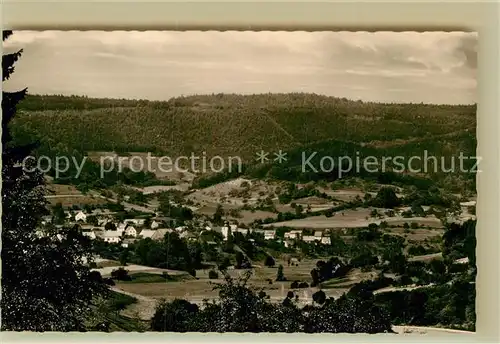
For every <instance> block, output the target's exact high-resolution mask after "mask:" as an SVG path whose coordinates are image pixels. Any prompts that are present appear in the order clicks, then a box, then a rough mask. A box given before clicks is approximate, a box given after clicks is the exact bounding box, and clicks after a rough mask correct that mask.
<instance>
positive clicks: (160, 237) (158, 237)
mask: <svg viewBox="0 0 500 344" xmlns="http://www.w3.org/2000/svg"><path fill="white" fill-rule="evenodd" d="M172 232H173V230H172V229H170V228H158V229H157V230H155V233H154V234H153V236H152V237H151V239H153V240H163V238H164V237H165V234H167V233H172Z"/></svg>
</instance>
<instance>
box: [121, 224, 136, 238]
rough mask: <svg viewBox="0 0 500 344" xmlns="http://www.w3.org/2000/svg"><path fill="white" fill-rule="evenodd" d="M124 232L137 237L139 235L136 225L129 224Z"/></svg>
mask: <svg viewBox="0 0 500 344" xmlns="http://www.w3.org/2000/svg"><path fill="white" fill-rule="evenodd" d="M124 234H125V235H126V236H131V237H134V238H135V237H136V236H137V230H136V229H135V227H134V226H127V228H125V231H124Z"/></svg>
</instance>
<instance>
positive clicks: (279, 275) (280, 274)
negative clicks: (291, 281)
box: [276, 264, 286, 282]
mask: <svg viewBox="0 0 500 344" xmlns="http://www.w3.org/2000/svg"><path fill="white" fill-rule="evenodd" d="M276 281H277V282H280V281H286V278H285V275H284V274H283V265H281V264H280V265H279V266H278V272H277V273H276Z"/></svg>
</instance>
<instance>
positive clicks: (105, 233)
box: [42, 209, 330, 247]
mask: <svg viewBox="0 0 500 344" xmlns="http://www.w3.org/2000/svg"><path fill="white" fill-rule="evenodd" d="M90 216H93V218H92V221H89V220H90ZM66 220H67V222H68V223H69V224H70V225H78V226H79V227H80V228H81V230H82V234H83V235H85V236H87V237H89V238H91V239H93V240H95V239H97V238H100V239H102V240H103V241H104V242H107V243H115V244H121V245H122V246H123V247H128V246H129V245H130V244H131V243H133V242H134V241H136V240H138V239H146V238H150V239H152V240H162V239H163V238H164V237H165V234H166V233H168V232H176V233H178V234H179V236H180V237H181V238H185V239H187V240H196V239H197V235H195V234H194V233H192V232H190V231H189V230H188V228H187V227H186V226H175V225H174V226H172V219H169V218H165V217H159V216H156V217H154V218H152V219H151V220H149V221H147V222H146V219H143V218H132V219H125V220H123V221H116V219H115V218H114V217H113V214H112V213H111V212H108V211H105V210H99V209H98V210H95V211H93V212H92V213H89V214H87V213H85V212H84V211H74V212H67V213H66ZM51 221H52V217H51V216H46V217H44V218H43V219H42V225H45V224H48V223H50V222H51ZM89 222H92V223H89ZM205 230H206V231H216V232H219V233H221V234H222V237H223V239H224V240H227V239H228V237H229V235H230V233H232V234H234V233H241V234H243V235H246V234H247V233H248V232H249V231H251V232H254V233H261V234H262V235H263V236H264V240H275V239H277V236H276V230H274V229H246V228H239V227H238V226H237V225H236V224H229V223H226V224H225V225H224V226H219V227H217V226H211V225H207V226H205ZM325 233H326V231H316V232H315V233H314V235H303V231H302V230H292V231H290V232H286V233H285V235H284V240H283V243H284V245H285V246H286V247H289V246H291V245H293V244H294V243H296V242H297V241H304V242H307V243H313V242H321V243H322V244H330V237H329V236H325V235H324V234H325Z"/></svg>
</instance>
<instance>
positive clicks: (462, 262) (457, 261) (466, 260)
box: [455, 257, 469, 264]
mask: <svg viewBox="0 0 500 344" xmlns="http://www.w3.org/2000/svg"><path fill="white" fill-rule="evenodd" d="M455 263H456V264H468V263H469V257H465V258H460V259H457V260H455Z"/></svg>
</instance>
